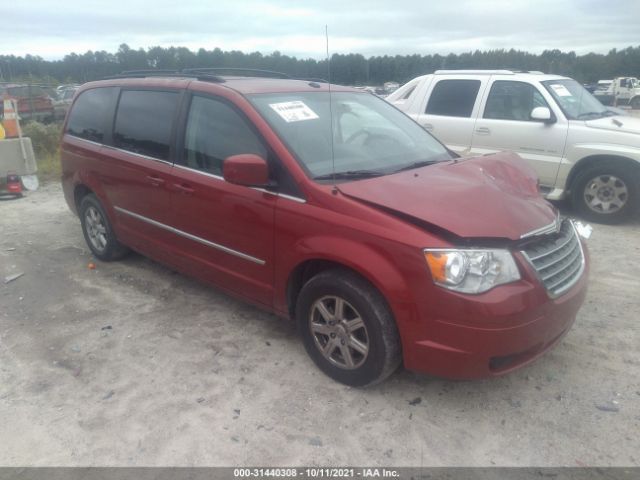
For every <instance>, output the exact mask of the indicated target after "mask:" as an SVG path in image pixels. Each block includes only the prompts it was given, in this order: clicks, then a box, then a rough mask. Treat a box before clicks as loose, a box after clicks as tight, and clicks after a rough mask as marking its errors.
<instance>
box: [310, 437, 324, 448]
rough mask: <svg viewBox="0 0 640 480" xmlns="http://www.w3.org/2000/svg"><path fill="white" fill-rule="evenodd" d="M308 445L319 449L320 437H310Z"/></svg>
mask: <svg viewBox="0 0 640 480" xmlns="http://www.w3.org/2000/svg"><path fill="white" fill-rule="evenodd" d="M309 445H313V446H314V447H321V446H322V440H320V437H311V438H310V439H309Z"/></svg>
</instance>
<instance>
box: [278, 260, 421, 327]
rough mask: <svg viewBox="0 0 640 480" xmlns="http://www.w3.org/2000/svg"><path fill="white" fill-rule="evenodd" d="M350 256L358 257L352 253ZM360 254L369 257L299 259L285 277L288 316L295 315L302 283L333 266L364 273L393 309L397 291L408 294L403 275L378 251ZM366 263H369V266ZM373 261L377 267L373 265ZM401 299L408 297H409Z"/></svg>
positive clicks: (366, 278)
mask: <svg viewBox="0 0 640 480" xmlns="http://www.w3.org/2000/svg"><path fill="white" fill-rule="evenodd" d="M338 251H340V250H338ZM350 258H356V257H355V256H351V257H350ZM360 258H363V259H364V258H366V261H364V260H363V262H361V263H355V262H353V261H351V260H347V259H344V258H336V257H331V256H328V255H326V256H325V255H317V256H314V257H311V258H305V259H303V260H300V261H299V262H298V263H297V264H296V265H295V266H294V267H293V268H292V269H291V270H290V272H289V275H288V276H287V280H286V287H285V302H286V305H285V307H286V310H287V313H288V314H289V316H290V317H291V318H295V306H296V302H297V299H298V295H299V294H300V291H301V290H302V287H304V285H305V284H306V283H307V282H308V281H309V280H310V279H311V278H313V277H314V276H315V275H317V274H319V273H321V272H323V271H326V270H332V269H344V270H348V271H350V272H352V273H354V274H356V275H358V276H359V277H361V278H362V279H363V280H365V281H366V282H367V283H369V284H370V285H372V286H373V287H374V288H375V289H376V290H378V292H380V295H381V296H382V297H383V298H384V300H385V301H386V302H387V304H388V305H389V307H390V309H391V310H393V308H392V303H393V301H394V300H398V299H397V298H395V297H396V296H397V295H398V293H399V292H403V293H404V295H407V294H408V291H409V289H408V288H407V286H406V283H405V280H404V278H403V277H402V276H401V275H400V273H399V271H398V270H397V269H396V268H395V267H394V266H393V265H391V264H390V262H388V261H386V260H385V259H384V258H383V257H382V256H380V255H377V254H375V253H374V254H373V255H372V254H371V252H367V255H365V256H362V257H360ZM363 264H366V265H369V268H368V267H365V266H363ZM374 265H375V267H373V266H374ZM371 267H373V268H371ZM399 300H402V301H406V298H403V299H399Z"/></svg>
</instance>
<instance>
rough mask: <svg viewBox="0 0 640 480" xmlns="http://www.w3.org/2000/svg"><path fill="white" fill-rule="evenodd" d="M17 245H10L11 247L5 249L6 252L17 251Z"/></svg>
mask: <svg viewBox="0 0 640 480" xmlns="http://www.w3.org/2000/svg"><path fill="white" fill-rule="evenodd" d="M15 249H16V247H10V248H5V249H4V251H5V252H13V251H15Z"/></svg>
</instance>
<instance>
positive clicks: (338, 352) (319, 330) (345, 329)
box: [309, 296, 369, 370]
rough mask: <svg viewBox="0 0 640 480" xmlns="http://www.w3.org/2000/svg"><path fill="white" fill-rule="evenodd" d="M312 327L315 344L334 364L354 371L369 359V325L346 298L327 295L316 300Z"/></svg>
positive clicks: (310, 320) (312, 313)
mask: <svg viewBox="0 0 640 480" xmlns="http://www.w3.org/2000/svg"><path fill="white" fill-rule="evenodd" d="M309 328H310V329H311V332H312V333H313V337H314V340H315V345H316V347H318V349H319V350H320V353H321V354H322V355H323V356H324V358H326V359H327V360H328V361H329V362H331V363H332V364H333V365H335V366H337V367H340V368H345V369H348V370H352V369H355V368H358V367H359V366H360V365H362V364H363V363H364V362H365V361H366V360H367V355H368V354H369V335H368V332H367V327H366V326H365V324H364V322H363V320H362V318H361V317H360V314H359V313H358V311H357V310H356V309H355V308H354V307H353V305H351V304H350V303H349V302H347V301H346V300H345V299H343V298H340V297H337V296H326V297H322V298H320V299H319V300H317V301H316V302H315V303H314V304H313V306H312V307H311V314H310V315H309Z"/></svg>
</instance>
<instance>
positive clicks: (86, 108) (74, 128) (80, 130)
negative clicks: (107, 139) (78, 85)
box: [66, 87, 117, 143]
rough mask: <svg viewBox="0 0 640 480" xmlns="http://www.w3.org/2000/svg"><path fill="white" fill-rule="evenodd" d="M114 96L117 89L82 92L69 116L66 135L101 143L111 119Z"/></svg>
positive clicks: (96, 89)
mask: <svg viewBox="0 0 640 480" xmlns="http://www.w3.org/2000/svg"><path fill="white" fill-rule="evenodd" d="M116 94H117V89H116V88H113V87H107V88H94V89H92V90H86V91H84V92H82V93H81V94H80V96H79V97H78V99H77V100H76V102H75V103H74V105H73V108H72V110H71V113H70V114H69V121H68V122H67V130H66V133H68V134H69V135H73V136H74V137H80V138H84V139H85V140H91V141H92V142H98V143H103V141H104V134H105V131H106V129H107V126H108V124H109V123H110V121H111V120H112V119H113V107H114V105H115V101H116Z"/></svg>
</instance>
